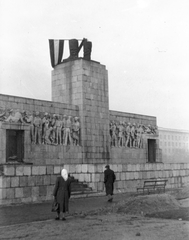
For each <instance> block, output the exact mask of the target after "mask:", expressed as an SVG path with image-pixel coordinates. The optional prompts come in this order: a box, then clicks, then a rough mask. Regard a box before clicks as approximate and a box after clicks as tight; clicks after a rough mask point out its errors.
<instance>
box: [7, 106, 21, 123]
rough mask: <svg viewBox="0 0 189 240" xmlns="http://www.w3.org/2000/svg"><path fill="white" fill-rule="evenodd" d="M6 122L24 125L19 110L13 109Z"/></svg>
mask: <svg viewBox="0 0 189 240" xmlns="http://www.w3.org/2000/svg"><path fill="white" fill-rule="evenodd" d="M5 122H14V123H24V120H23V118H22V114H21V113H20V111H19V109H17V110H16V111H14V110H13V109H11V110H10V111H9V116H8V118H7V119H6V120H5Z"/></svg>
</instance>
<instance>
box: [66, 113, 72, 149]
mask: <svg viewBox="0 0 189 240" xmlns="http://www.w3.org/2000/svg"><path fill="white" fill-rule="evenodd" d="M71 130H72V122H71V116H68V117H67V119H66V125H65V142H64V145H72V138H71Z"/></svg>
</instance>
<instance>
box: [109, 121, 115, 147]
mask: <svg viewBox="0 0 189 240" xmlns="http://www.w3.org/2000/svg"><path fill="white" fill-rule="evenodd" d="M110 131H111V146H112V147H117V126H116V123H115V122H114V121H113V122H112V123H111V125H110Z"/></svg>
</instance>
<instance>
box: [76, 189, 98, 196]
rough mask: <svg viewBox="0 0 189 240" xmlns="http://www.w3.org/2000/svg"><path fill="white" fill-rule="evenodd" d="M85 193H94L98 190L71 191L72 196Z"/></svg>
mask: <svg viewBox="0 0 189 240" xmlns="http://www.w3.org/2000/svg"><path fill="white" fill-rule="evenodd" d="M83 194H86V195H93V194H97V192H96V191H93V190H92V191H85V190H84V191H75V192H71V196H77V195H83Z"/></svg>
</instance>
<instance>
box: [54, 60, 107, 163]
mask: <svg viewBox="0 0 189 240" xmlns="http://www.w3.org/2000/svg"><path fill="white" fill-rule="evenodd" d="M52 100H53V101H56V102H62V103H68V104H73V105H78V106H79V109H80V124H81V145H82V152H83V156H82V163H85V162H86V163H90V162H99V158H100V159H103V161H107V160H108V159H109V158H110V143H109V98H108V75H107V70H106V69H105V66H104V65H101V64H99V63H96V62H92V61H85V60H83V59H79V60H75V61H70V62H67V63H63V64H60V65H58V66H56V67H55V69H54V70H53V71H52ZM94 149H95V151H93V150H94Z"/></svg>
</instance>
